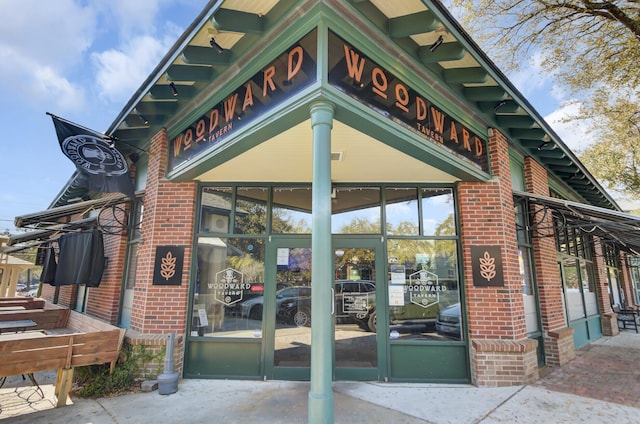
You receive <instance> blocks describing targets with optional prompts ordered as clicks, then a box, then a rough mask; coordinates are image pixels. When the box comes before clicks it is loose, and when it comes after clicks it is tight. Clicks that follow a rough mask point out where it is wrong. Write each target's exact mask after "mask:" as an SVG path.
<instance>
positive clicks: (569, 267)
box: [562, 258, 585, 321]
mask: <svg viewBox="0 0 640 424" xmlns="http://www.w3.org/2000/svg"><path fill="white" fill-rule="evenodd" d="M578 275H579V273H578V266H577V264H576V260H575V259H574V258H565V259H564V260H563V261H562V279H563V282H564V293H565V299H566V302H567V313H568V315H569V321H575V320H577V319H580V318H584V317H585V314H584V307H583V305H582V290H581V288H580V278H579V276H578Z"/></svg>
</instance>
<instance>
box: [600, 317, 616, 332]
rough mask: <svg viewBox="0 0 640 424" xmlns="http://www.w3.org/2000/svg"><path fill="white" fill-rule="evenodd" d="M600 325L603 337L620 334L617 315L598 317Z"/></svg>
mask: <svg viewBox="0 0 640 424" xmlns="http://www.w3.org/2000/svg"><path fill="white" fill-rule="evenodd" d="M600 323H601V324H602V334H603V335H604V336H617V335H618V333H620V328H619V327H618V315H617V314H615V313H611V314H602V315H600Z"/></svg>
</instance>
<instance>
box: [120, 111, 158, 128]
mask: <svg viewBox="0 0 640 424" xmlns="http://www.w3.org/2000/svg"><path fill="white" fill-rule="evenodd" d="M165 119H167V115H150V114H145V113H142V112H140V111H139V110H134V112H133V113H131V114H129V115H128V116H127V117H126V118H125V120H124V122H125V123H126V124H127V126H129V127H148V126H151V125H161V124H162V123H163V122H164V121H165Z"/></svg>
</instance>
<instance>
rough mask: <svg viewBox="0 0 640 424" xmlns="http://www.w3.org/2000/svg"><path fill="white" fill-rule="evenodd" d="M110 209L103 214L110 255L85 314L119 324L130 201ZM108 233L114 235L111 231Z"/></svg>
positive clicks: (101, 217) (105, 250)
mask: <svg viewBox="0 0 640 424" xmlns="http://www.w3.org/2000/svg"><path fill="white" fill-rule="evenodd" d="M124 208H125V205H119V207H118V208H107V209H105V210H104V211H102V213H101V214H100V224H101V225H102V226H103V228H104V230H106V232H104V254H105V256H106V257H107V258H108V263H107V268H106V269H105V271H104V274H103V275H102V281H101V282H100V287H96V288H90V289H89V296H88V298H87V305H86V313H87V314H89V315H92V316H95V317H96V318H99V319H101V320H103V321H105V322H108V323H110V324H113V325H117V323H118V310H119V305H120V293H121V288H122V278H123V276H122V272H123V270H124V265H125V263H124V262H125V252H126V249H127V230H126V229H125V228H123V224H124V225H126V217H127V214H128V210H129V209H130V207H129V204H127V205H126V209H124ZM109 232H111V233H113V234H109Z"/></svg>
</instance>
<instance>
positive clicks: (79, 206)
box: [14, 190, 144, 228]
mask: <svg viewBox="0 0 640 424" xmlns="http://www.w3.org/2000/svg"><path fill="white" fill-rule="evenodd" d="M142 196H144V190H141V191H137V192H136V198H138V199H140V198H141V197H142ZM129 201H130V198H129V197H128V196H127V195H126V194H121V193H119V194H117V195H111V196H108V197H101V198H99V199H93V200H85V201H81V202H76V203H71V204H69V205H64V206H57V207H55V208H49V209H47V210H44V211H42V212H35V213H30V214H28V215H20V216H16V218H15V222H14V225H15V226H16V227H17V228H23V227H27V226H30V225H38V226H39V227H42V226H47V225H56V224H60V223H59V222H58V220H59V219H60V218H64V217H65V216H70V215H76V214H85V213H87V212H89V211H91V210H94V209H100V208H104V207H107V206H112V205H117V204H120V203H125V202H129Z"/></svg>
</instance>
